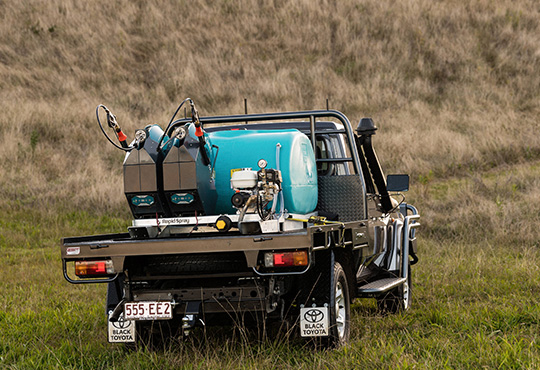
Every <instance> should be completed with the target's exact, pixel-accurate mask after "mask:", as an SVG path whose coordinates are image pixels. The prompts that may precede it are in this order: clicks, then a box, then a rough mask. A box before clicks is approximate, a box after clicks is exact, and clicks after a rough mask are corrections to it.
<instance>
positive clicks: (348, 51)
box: [0, 0, 540, 369]
mask: <svg viewBox="0 0 540 370" xmlns="http://www.w3.org/2000/svg"><path fill="white" fill-rule="evenodd" d="M539 70H540V5H539V4H538V2H537V1H534V0H518V1H510V0H477V1H472V0H470V1H467V0H449V1H444V2H443V1H432V0H404V1H400V2H394V1H389V0H384V1H376V0H367V1H362V2H359V1H352V0H350V1H349V0H345V1H324V0H320V1H302V0H295V1H293V0H274V1H267V2H263V1H255V0H239V1H227V0H222V1H217V2H210V1H203V0H194V1H189V2H188V1H170V2H157V1H128V0H124V1H118V2H114V3H110V2H106V1H101V0H100V1H95V2H78V1H73V0H72V1H68V0H55V1H20V2H13V1H12V2H10V1H0V159H1V160H2V164H1V167H0V209H1V212H0V266H1V267H0V368H6V369H39V368H45V369H46V368H58V369H65V368H67V369H109V368H117V369H122V368H126V369H132V368H133V369H154V368H160V369H161V368H162V369H169V368H171V369H172V368H188V369H189V368H203V369H205V368H208V369H214V368H224V369H237V368H244V369H254V368H256V369H272V368H295V369H297V368H298V369H312V368H328V369H338V368H339V369H342V368H373V369H381V368H383V369H396V368H402V369H406V368H418V369H424V368H429V369H431V368H452V369H453V368H470V369H477V368H503V369H504V368H514V369H527V368H528V369H536V368H540V335H539V333H540V305H539V302H540V300H539V298H538V297H539V295H540V268H539V266H540V253H539V247H540V238H539V233H538V225H539V224H540V140H539V139H538V134H537V132H538V127H539V125H538V117H540V74H539V73H538V71H539ZM188 96H189V97H191V98H193V99H194V100H195V102H196V104H197V106H198V108H199V110H200V112H201V115H212V114H225V113H242V112H243V99H244V98H247V99H248V104H249V110H250V112H264V111H272V112H273V111H279V110H298V109H320V108H325V107H326V99H329V104H330V107H331V108H334V109H338V110H341V111H343V112H344V113H345V114H346V115H347V116H348V117H349V118H350V119H351V120H352V121H353V124H354V123H355V122H357V121H358V120H359V119H360V118H361V117H364V116H371V117H373V119H374V121H375V123H376V124H377V125H378V126H379V130H378V132H377V135H376V136H375V138H374V145H375V147H376V149H377V152H378V155H379V158H380V159H381V161H382V164H383V167H384V169H385V171H386V173H400V172H407V173H409V174H410V175H411V179H412V184H411V185H412V190H411V192H409V193H408V194H407V200H408V201H409V202H410V203H412V204H414V205H416V206H417V207H418V209H419V210H420V213H421V215H422V220H421V223H422V228H421V229H420V230H419V239H420V240H419V249H420V252H419V255H420V262H419V263H418V264H417V265H416V266H415V267H414V269H413V282H414V292H413V294H414V303H413V307H412V308H411V310H410V311H409V312H408V313H406V314H403V315H397V316H381V315H379V314H378V313H377V312H376V309H375V304H374V302H371V301H369V300H368V301H358V302H356V303H355V305H354V307H353V320H354V324H353V331H352V340H351V344H350V345H349V346H347V347H345V348H342V349H339V350H336V351H332V352H326V351H317V350H314V349H313V348H312V347H310V346H306V345H305V344H303V343H302V342H300V341H297V340H294V339H291V340H285V341H276V342H273V341H270V340H260V339H261V338H260V337H259V336H257V335H256V333H251V332H249V333H246V332H245V331H242V330H238V329H235V330H232V329H231V328H225V329H208V331H207V332H199V333H195V336H194V337H193V338H192V339H190V340H188V341H187V342H185V343H178V342H173V343H171V344H170V346H168V347H167V348H165V350H162V351H146V350H140V351H137V352H126V351H125V350H124V349H123V348H122V347H121V346H117V345H109V344H108V343H107V342H106V319H105V316H104V296H105V288H104V287H103V286H83V287H81V286H73V285H70V284H68V283H67V282H66V281H65V280H64V279H63V276H62V272H61V261H60V250H59V240H60V238H61V237H63V236H73V235H86V234H93V233H104V232H117V231H121V230H124V229H125V227H126V226H127V225H128V224H129V223H130V214H129V211H128V209H127V206H126V204H125V199H124V197H123V192H122V186H121V184H122V178H121V162H122V153H119V151H117V150H115V149H114V148H112V146H110V145H109V144H108V143H107V142H106V141H105V139H104V138H103V137H101V133H100V132H99V130H98V127H97V124H96V122H95V113H94V110H95V107H96V106H97V105H98V104H99V103H103V104H105V105H107V106H108V107H109V108H111V109H112V110H113V112H114V113H115V114H116V115H117V116H118V119H119V122H120V124H121V125H122V126H123V128H124V129H125V132H126V133H127V134H128V136H130V137H132V135H133V131H134V130H135V129H136V128H140V127H142V126H144V125H146V124H148V123H151V122H157V123H160V124H161V125H162V126H164V125H165V124H166V123H167V122H168V120H169V119H170V116H171V115H172V113H173V112H174V109H175V108H176V106H177V104H178V103H179V102H180V101H182V100H183V99H184V98H185V97H188Z"/></svg>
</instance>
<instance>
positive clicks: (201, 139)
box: [189, 99, 210, 166]
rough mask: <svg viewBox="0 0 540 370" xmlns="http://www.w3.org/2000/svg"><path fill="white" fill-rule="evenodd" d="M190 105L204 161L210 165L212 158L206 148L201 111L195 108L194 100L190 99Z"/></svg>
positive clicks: (206, 164) (192, 120)
mask: <svg viewBox="0 0 540 370" xmlns="http://www.w3.org/2000/svg"><path fill="white" fill-rule="evenodd" d="M189 105H190V106H191V122H193V124H194V125H195V136H197V137H198V138H199V144H200V153H201V156H202V161H203V164H204V165H205V166H208V165H209V164H210V159H209V158H208V154H207V153H206V149H205V145H206V139H205V138H204V131H203V129H202V124H201V121H200V119H199V111H198V110H197V108H195V104H194V103H193V100H191V99H189Z"/></svg>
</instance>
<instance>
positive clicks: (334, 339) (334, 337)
mask: <svg viewBox="0 0 540 370" xmlns="http://www.w3.org/2000/svg"><path fill="white" fill-rule="evenodd" d="M333 274H334V279H333V284H332V285H333V286H332V294H333V302H334V304H333V305H331V307H330V333H329V334H330V335H329V338H328V341H329V343H328V344H329V346H330V347H340V346H343V345H345V344H347V343H348V342H349V339H350V336H351V324H350V323H351V299H350V296H349V284H348V281H347V275H346V274H345V271H344V270H343V267H342V266H341V264H340V263H339V262H336V263H335V264H334V271H333Z"/></svg>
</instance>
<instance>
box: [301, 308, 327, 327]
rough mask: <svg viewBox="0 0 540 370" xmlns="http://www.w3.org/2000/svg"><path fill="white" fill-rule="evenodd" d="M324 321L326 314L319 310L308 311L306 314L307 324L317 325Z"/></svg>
mask: <svg viewBox="0 0 540 370" xmlns="http://www.w3.org/2000/svg"><path fill="white" fill-rule="evenodd" d="M323 319H324V314H323V313H322V312H321V311H319V310H317V309H315V308H314V309H312V310H309V311H307V312H306V313H305V314H304V320H306V321H307V322H309V323H312V324H314V323H316V322H320V321H322V320H323Z"/></svg>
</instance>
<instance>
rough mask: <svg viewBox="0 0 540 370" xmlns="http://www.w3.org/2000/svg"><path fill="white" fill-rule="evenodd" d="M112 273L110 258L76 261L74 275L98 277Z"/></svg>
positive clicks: (112, 267)
mask: <svg viewBox="0 0 540 370" xmlns="http://www.w3.org/2000/svg"><path fill="white" fill-rule="evenodd" d="M112 274H114V266H113V263H112V261H111V260H98V261H76V262H75V275H77V276H78V277H83V278H84V277H99V276H107V275H112Z"/></svg>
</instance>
